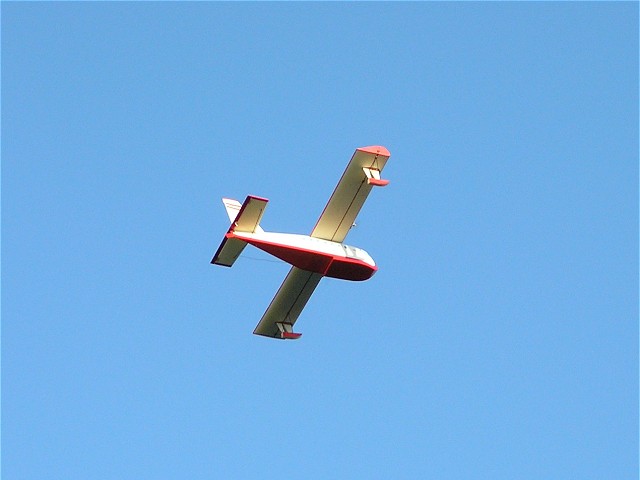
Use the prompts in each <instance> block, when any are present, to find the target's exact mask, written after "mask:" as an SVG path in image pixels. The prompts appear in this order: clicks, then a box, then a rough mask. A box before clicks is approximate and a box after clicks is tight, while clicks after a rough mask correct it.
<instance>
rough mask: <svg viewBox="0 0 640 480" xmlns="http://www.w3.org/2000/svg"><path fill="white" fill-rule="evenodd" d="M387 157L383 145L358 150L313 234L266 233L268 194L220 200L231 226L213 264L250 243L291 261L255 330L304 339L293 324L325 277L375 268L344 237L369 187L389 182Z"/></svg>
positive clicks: (359, 274)
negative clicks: (384, 172) (385, 177)
mask: <svg viewBox="0 0 640 480" xmlns="http://www.w3.org/2000/svg"><path fill="white" fill-rule="evenodd" d="M389 156H390V153H389V151H388V150H387V149H386V148H385V147H380V146H372V147H362V148H358V149H356V151H355V153H354V154H353V157H351V161H350V162H349V164H348V165H347V169H346V170H345V171H344V173H343V174H342V178H341V179H340V181H339V182H338V185H337V186H336V189H335V191H334V192H333V195H331V198H330V199H329V203H327V206H326V207H325V208H324V211H323V212H322V215H320V218H319V219H318V223H317V224H316V226H315V227H314V229H313V231H312V232H311V235H297V234H292V233H273V232H265V231H264V230H263V229H262V228H260V220H261V219H262V215H263V214H264V210H265V208H266V206H267V202H268V200H267V199H266V198H260V197H255V196H251V195H250V196H248V197H247V198H246V199H245V201H244V203H243V204H242V205H241V204H240V202H238V201H236V200H231V199H228V198H223V199H222V201H223V203H224V205H225V207H226V209H227V214H228V215H229V219H230V220H231V227H230V228H229V231H228V232H227V234H226V235H225V236H224V239H223V240H222V243H221V244H220V246H219V247H218V250H217V251H216V254H215V255H214V256H213V259H212V260H211V263H213V264H216V265H223V266H225V267H230V266H232V265H233V263H234V262H235V261H236V260H237V258H238V257H239V256H240V253H241V252H242V250H243V249H244V247H246V246H247V244H251V245H253V246H254V247H257V248H259V249H260V250H264V251H265V252H267V253H270V254H271V255H274V256H276V257H278V258H279V259H281V260H284V261H285V262H287V263H290V264H291V265H293V267H292V268H291V270H290V271H289V274H288V275H287V277H286V278H285V279H284V282H283V283H282V285H281V286H280V289H279V290H278V293H276V296H275V297H274V298H273V300H272V301H271V304H270V305H269V308H267V311H266V312H265V313H264V315H263V316H262V319H261V320H260V322H259V323H258V325H257V326H256V328H255V330H254V331H253V333H254V334H257V335H264V336H266V337H273V338H281V339H296V338H300V335H301V334H300V333H294V332H293V324H294V323H295V322H296V320H297V319H298V317H299V316H300V313H301V312H302V309H303V308H304V306H305V305H306V304H307V301H308V300H309V298H310V297H311V294H312V293H313V291H314V290H315V288H316V287H317V286H318V283H319V282H320V279H321V278H322V277H332V278H341V279H344V280H367V279H369V278H371V277H372V276H373V274H374V273H376V271H377V270H378V268H377V267H376V264H375V262H374V261H373V259H372V258H371V256H370V255H369V254H368V253H367V252H365V251H364V250H362V249H360V248H356V247H351V246H349V245H345V244H343V243H342V242H343V241H344V239H345V237H346V236H347V233H349V229H350V228H351V227H352V226H353V222H354V220H355V218H356V216H357V215H358V212H359V211H360V209H361V208H362V205H363V204H364V201H365V200H366V199H367V196H368V195H369V192H370V191H371V189H372V188H373V187H374V186H380V187H383V186H385V185H387V184H388V183H389V181H388V180H383V179H382V178H381V177H380V172H382V169H383V168H384V165H385V163H386V162H387V160H388V159H389Z"/></svg>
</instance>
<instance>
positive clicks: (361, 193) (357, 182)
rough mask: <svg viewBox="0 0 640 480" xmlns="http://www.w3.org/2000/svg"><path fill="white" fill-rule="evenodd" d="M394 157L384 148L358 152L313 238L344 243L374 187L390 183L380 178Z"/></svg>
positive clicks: (319, 220) (377, 147)
mask: <svg viewBox="0 0 640 480" xmlns="http://www.w3.org/2000/svg"><path fill="white" fill-rule="evenodd" d="M390 156H391V154H390V153H389V150H387V149H386V148H385V147H381V146H371V147H361V148H358V149H356V151H355V153H354V154H353V157H351V161H350V162H349V165H347V169H346V170H345V171H344V173H343V174H342V178H341V179H340V181H339V182H338V185H337V186H336V189H335V190H334V192H333V195H331V198H330V199H329V203H327V206H326V207H325V208H324V211H323V212H322V215H320V218H319V219H318V223H317V224H316V226H315V227H314V229H313V231H312V232H311V236H312V237H316V238H322V239H324V240H331V241H334V242H342V241H344V239H345V237H346V236H347V233H349V230H350V229H351V226H352V225H353V222H354V221H355V219H356V217H357V216H358V212H360V209H361V208H362V205H363V204H364V201H365V200H366V199H367V196H368V195H369V192H370V191H371V188H372V187H374V186H384V185H386V184H387V183H389V182H388V181H387V180H382V179H381V178H380V172H381V171H382V169H383V168H384V165H385V164H386V163H387V160H388V159H389V157H390Z"/></svg>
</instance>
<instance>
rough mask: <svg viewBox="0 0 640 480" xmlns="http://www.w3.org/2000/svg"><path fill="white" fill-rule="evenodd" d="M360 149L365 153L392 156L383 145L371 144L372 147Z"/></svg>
mask: <svg viewBox="0 0 640 480" xmlns="http://www.w3.org/2000/svg"><path fill="white" fill-rule="evenodd" d="M358 150H360V151H361V152H365V153H373V154H374V155H381V156H383V157H390V156H391V154H390V153H389V150H387V149H386V148H385V147H383V146H382V145H371V146H370V147H359V148H358Z"/></svg>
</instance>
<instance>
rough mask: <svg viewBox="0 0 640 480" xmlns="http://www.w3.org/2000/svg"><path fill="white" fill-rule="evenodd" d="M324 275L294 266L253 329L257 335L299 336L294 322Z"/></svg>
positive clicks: (275, 336) (276, 336)
mask: <svg viewBox="0 0 640 480" xmlns="http://www.w3.org/2000/svg"><path fill="white" fill-rule="evenodd" d="M321 278H322V275H320V274H319V273H313V272H309V271H307V270H302V269H300V268H297V267H293V268H292V269H291V270H290V271H289V273H288V275H287V277H286V278H285V279H284V282H282V285H281V286H280V288H279V289H278V293H276V296H275V297H273V300H271V304H270V305H269V308H267V311H266V312H264V315H263V316H262V319H261V320H260V322H259V323H258V325H257V326H256V328H255V330H254V331H253V333H254V334H256V335H264V336H265V337H274V338H297V337H299V336H300V335H299V334H294V333H293V332H292V327H293V324H294V323H296V320H297V319H298V317H299V316H300V312H302V309H303V308H304V306H305V305H306V304H307V301H309V298H310V297H311V294H312V293H313V291H314V290H315V289H316V287H317V286H318V283H319V282H320V279H321Z"/></svg>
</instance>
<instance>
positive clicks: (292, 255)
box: [227, 233, 378, 281]
mask: <svg viewBox="0 0 640 480" xmlns="http://www.w3.org/2000/svg"><path fill="white" fill-rule="evenodd" d="M227 235H230V236H235V235H233V233H231V234H227ZM239 238H241V239H242V240H244V241H245V242H247V243H249V244H251V245H253V246H254V247H257V248H259V249H260V250H263V251H265V252H267V253H269V254H271V255H273V256H274V257H277V258H279V259H280V260H284V261H285V262H287V263H290V264H291V265H293V266H295V267H298V268H301V269H303V270H307V271H310V272H314V273H319V274H321V275H324V276H326V277H332V278H340V279H342V280H355V281H360V280H368V279H369V278H371V277H372V276H373V274H374V273H376V271H377V270H378V268H377V267H375V266H371V265H369V264H368V263H366V262H364V261H362V260H359V259H357V258H349V257H341V256H336V255H330V254H327V253H324V252H318V251H316V250H306V249H303V248H298V247H293V246H291V245H283V244H280V243H272V242H266V241H264V240H259V239H255V238H246V237H239Z"/></svg>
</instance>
